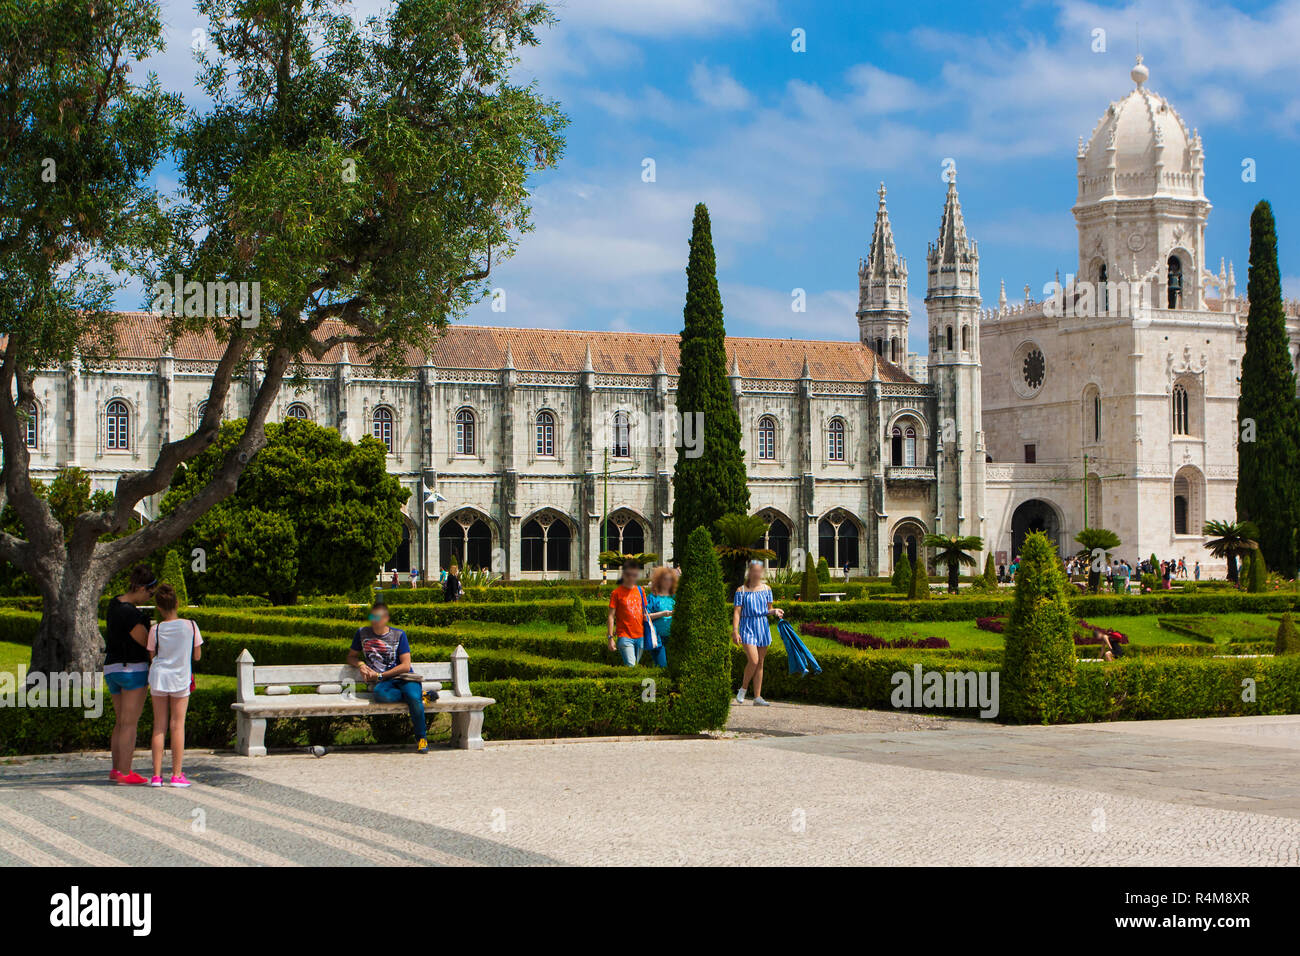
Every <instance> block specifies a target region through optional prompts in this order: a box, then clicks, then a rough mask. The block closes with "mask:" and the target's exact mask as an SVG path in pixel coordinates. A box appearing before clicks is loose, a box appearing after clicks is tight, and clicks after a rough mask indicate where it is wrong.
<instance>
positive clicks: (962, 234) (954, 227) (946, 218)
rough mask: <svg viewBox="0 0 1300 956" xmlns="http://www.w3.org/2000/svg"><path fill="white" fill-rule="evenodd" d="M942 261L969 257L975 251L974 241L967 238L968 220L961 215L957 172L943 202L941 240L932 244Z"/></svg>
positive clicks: (951, 179)
mask: <svg viewBox="0 0 1300 956" xmlns="http://www.w3.org/2000/svg"><path fill="white" fill-rule="evenodd" d="M931 252H932V253H938V256H939V261H940V262H957V261H959V260H960V259H968V258H970V256H971V254H972V253H973V252H974V243H972V242H971V241H970V240H969V239H967V238H966V220H965V219H963V218H962V215H961V200H960V199H958V198H957V174H956V173H955V172H954V173H953V174H951V175H950V176H949V178H948V196H947V198H946V199H945V200H944V203H943V218H942V219H941V220H940V221H939V241H938V243H937V244H935V245H934V246H931Z"/></svg>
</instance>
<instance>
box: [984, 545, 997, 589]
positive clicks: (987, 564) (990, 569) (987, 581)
mask: <svg viewBox="0 0 1300 956" xmlns="http://www.w3.org/2000/svg"><path fill="white" fill-rule="evenodd" d="M980 586H981V588H982V589H983V590H985V591H988V592H989V593H991V594H994V593H997V590H998V569H997V566H996V565H995V564H994V563H993V552H992V551H990V552H989V554H988V556H987V557H986V558H985V559H984V576H983V577H982V578H981V579H980Z"/></svg>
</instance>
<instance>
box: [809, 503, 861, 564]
mask: <svg viewBox="0 0 1300 956" xmlns="http://www.w3.org/2000/svg"><path fill="white" fill-rule="evenodd" d="M817 556H818V557H819V558H825V559H826V561H827V563H828V564H829V565H830V566H831V567H832V568H836V569H839V568H843V567H844V566H845V565H846V564H847V565H848V566H849V567H850V568H856V567H858V526H857V523H856V522H855V521H854V520H853V519H852V518H850V517H849V516H848V515H847V514H846V513H844V512H842V511H835V512H832V513H831V514H829V515H827V516H826V517H825V518H822V520H821V521H819V522H818V523H817Z"/></svg>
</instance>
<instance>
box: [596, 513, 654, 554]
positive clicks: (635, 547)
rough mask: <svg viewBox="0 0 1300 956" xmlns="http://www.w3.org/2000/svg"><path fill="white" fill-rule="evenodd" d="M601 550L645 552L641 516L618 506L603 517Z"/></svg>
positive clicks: (624, 552) (625, 552)
mask: <svg viewBox="0 0 1300 956" xmlns="http://www.w3.org/2000/svg"><path fill="white" fill-rule="evenodd" d="M600 540H601V545H600V547H601V550H602V551H605V550H608V551H618V552H619V553H621V554H644V553H646V544H645V542H646V529H645V525H643V524H642V523H641V518H640V517H639V516H638V515H636V514H634V513H633V512H632V511H629V510H628V509H626V508H620V509H619V510H618V511H615V512H614V513H613V514H611V515H610V516H609V517H608V518H606V519H605V525H604V527H603V528H602V529H601V536H600Z"/></svg>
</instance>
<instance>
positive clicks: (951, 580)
mask: <svg viewBox="0 0 1300 956" xmlns="http://www.w3.org/2000/svg"><path fill="white" fill-rule="evenodd" d="M957 576H958V568H957V562H956V561H949V562H948V593H949V594H956V593H957Z"/></svg>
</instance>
